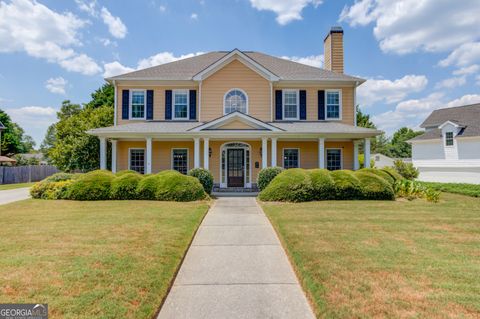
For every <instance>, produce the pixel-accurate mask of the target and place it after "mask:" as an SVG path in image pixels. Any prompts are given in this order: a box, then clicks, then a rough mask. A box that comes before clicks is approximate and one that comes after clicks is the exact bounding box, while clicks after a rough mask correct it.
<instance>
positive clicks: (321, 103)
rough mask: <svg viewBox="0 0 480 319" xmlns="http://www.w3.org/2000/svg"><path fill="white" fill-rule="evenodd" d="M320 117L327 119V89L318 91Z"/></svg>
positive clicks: (320, 118)
mask: <svg viewBox="0 0 480 319" xmlns="http://www.w3.org/2000/svg"><path fill="white" fill-rule="evenodd" d="M318 119H319V120H325V91H323V90H321V91H318Z"/></svg>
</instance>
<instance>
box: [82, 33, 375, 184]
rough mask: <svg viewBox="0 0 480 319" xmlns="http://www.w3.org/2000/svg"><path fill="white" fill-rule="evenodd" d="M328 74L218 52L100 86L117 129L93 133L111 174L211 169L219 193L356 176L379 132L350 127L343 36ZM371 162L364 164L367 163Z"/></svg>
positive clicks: (350, 87)
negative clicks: (284, 174) (268, 171)
mask: <svg viewBox="0 0 480 319" xmlns="http://www.w3.org/2000/svg"><path fill="white" fill-rule="evenodd" d="M324 49H325V68H324V69H321V68H315V67H312V66H307V65H304V64H300V63H296V62H292V61H289V60H286V59H281V58H277V57H274V56H270V55H267V54H264V53H260V52H252V51H241V50H238V49H235V50H233V51H230V52H225V51H217V52H209V53H206V54H202V55H198V56H195V57H192V58H188V59H183V60H179V61H176V62H172V63H167V64H163V65H159V66H154V67H151V68H148V69H144V70H138V71H134V72H131V73H127V74H123V75H119V76H114V77H111V78H108V79H106V80H107V81H108V82H110V83H112V84H113V85H114V86H115V124H114V126H111V127H105V128H98V129H94V130H91V131H89V133H90V134H93V135H96V136H98V137H99V138H100V163H101V165H100V166H101V168H102V169H105V168H106V167H107V165H106V145H107V140H108V141H110V142H111V144H112V165H111V167H112V170H113V171H116V170H124V169H131V170H136V171H139V172H141V173H155V172H158V171H161V170H166V169H174V170H178V171H180V172H182V173H186V172H187V171H188V170H189V169H191V168H196V167H204V168H206V169H209V170H210V171H211V172H212V174H213V176H214V179H215V184H216V185H217V187H222V188H224V187H245V188H251V187H252V186H255V183H256V179H257V175H258V172H259V171H260V170H261V169H262V168H265V167H268V166H281V167H284V168H293V167H301V168H327V169H330V170H337V169H358V167H359V164H358V146H359V143H364V149H365V156H366V158H369V157H370V138H372V137H374V136H376V135H378V134H379V133H380V132H379V131H377V130H372V129H367V128H361V127H357V126H356V118H355V117H356V112H355V97H356V93H355V92H356V88H357V87H358V86H359V85H360V84H362V83H363V82H364V80H363V79H360V78H357V77H353V76H349V75H346V74H344V72H343V71H344V70H343V69H344V59H343V30H342V29H341V28H338V27H335V28H332V29H331V31H330V32H329V33H328V35H327V37H326V38H325V40H324ZM367 164H368V163H367Z"/></svg>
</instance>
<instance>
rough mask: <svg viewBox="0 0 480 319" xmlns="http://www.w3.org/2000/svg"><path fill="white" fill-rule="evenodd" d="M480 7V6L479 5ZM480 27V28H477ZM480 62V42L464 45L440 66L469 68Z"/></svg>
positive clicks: (440, 63) (441, 62)
mask: <svg viewBox="0 0 480 319" xmlns="http://www.w3.org/2000/svg"><path fill="white" fill-rule="evenodd" d="M479 7H480V5H479ZM477 27H478V26H477ZM479 29H480V27H479ZM479 61H480V42H471V43H464V44H462V45H461V46H459V47H458V48H456V49H455V50H453V52H452V53H450V55H449V56H448V57H447V58H445V59H444V60H442V61H440V62H439V63H438V64H439V65H440V66H443V67H447V66H450V65H456V66H467V65H470V64H472V63H475V62H479Z"/></svg>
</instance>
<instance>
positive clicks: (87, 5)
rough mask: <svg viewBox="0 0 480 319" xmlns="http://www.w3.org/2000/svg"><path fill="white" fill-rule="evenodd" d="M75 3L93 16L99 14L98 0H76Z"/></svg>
mask: <svg viewBox="0 0 480 319" xmlns="http://www.w3.org/2000/svg"><path fill="white" fill-rule="evenodd" d="M75 3H76V4H77V7H78V9H80V10H81V11H83V12H86V13H88V14H89V15H91V16H92V17H96V16H98V13H97V8H96V7H97V1H96V0H93V1H83V0H75Z"/></svg>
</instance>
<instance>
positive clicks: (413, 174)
mask: <svg viewBox="0 0 480 319" xmlns="http://www.w3.org/2000/svg"><path fill="white" fill-rule="evenodd" d="M393 165H395V170H396V171H397V172H398V174H400V175H402V176H403V177H404V178H406V179H408V180H411V181H413V180H414V179H415V178H417V177H418V174H420V172H419V171H418V169H417V168H415V166H413V164H412V163H405V162H404V161H402V160H396V161H395V162H393Z"/></svg>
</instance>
